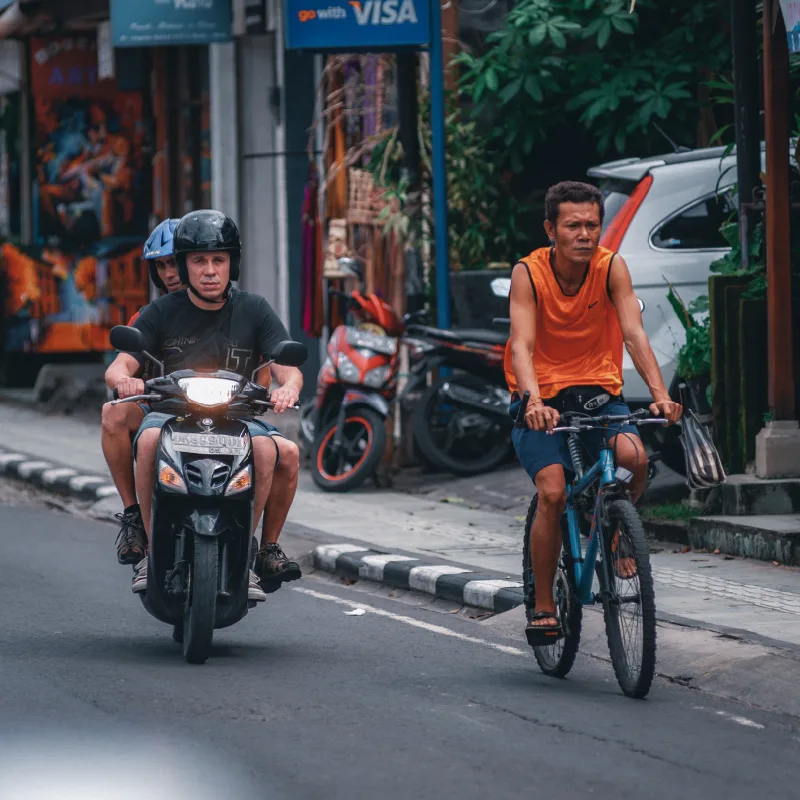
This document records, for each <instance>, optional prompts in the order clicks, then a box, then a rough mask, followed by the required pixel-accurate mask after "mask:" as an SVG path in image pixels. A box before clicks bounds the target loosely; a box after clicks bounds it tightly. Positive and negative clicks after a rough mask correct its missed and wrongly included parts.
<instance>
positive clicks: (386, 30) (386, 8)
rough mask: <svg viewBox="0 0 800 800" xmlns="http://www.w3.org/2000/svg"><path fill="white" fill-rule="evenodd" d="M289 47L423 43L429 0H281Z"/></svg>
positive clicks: (383, 48)
mask: <svg viewBox="0 0 800 800" xmlns="http://www.w3.org/2000/svg"><path fill="white" fill-rule="evenodd" d="M284 2H285V6H284V7H285V9H286V25H285V30H286V47H287V49H290V50H345V51H353V50H372V51H386V50H392V49H396V48H401V47H426V46H427V45H428V44H429V42H430V37H431V29H430V16H431V14H430V0H344V1H343V2H340V3H337V2H336V0H334V1H333V2H331V1H330V0H284Z"/></svg>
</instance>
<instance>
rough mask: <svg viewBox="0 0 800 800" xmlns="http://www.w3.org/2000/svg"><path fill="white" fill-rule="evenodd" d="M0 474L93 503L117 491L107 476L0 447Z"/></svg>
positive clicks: (111, 495)
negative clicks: (81, 470) (92, 501)
mask: <svg viewBox="0 0 800 800" xmlns="http://www.w3.org/2000/svg"><path fill="white" fill-rule="evenodd" d="M0 475H7V476H8V477H10V478H16V479H17V480H20V481H25V482H26V483H32V484H33V485H34V486H37V487H39V488H40V489H47V490H49V491H52V492H59V493H60V494H68V495H71V496H72V497H77V498H80V499H82V500H94V501H95V502H96V501H99V500H104V499H105V498H107V497H113V496H114V495H116V494H117V489H116V487H115V486H114V484H113V483H110V482H109V479H108V478H104V477H102V476H100V475H90V474H88V473H81V472H78V470H76V469H72V468H70V467H65V466H64V465H63V464H54V463H53V462H51V461H41V460H39V459H36V458H33V457H32V456H28V455H25V454H24V453H16V452H12V451H9V450H3V449H0Z"/></svg>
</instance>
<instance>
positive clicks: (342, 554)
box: [314, 544, 523, 613]
mask: <svg viewBox="0 0 800 800" xmlns="http://www.w3.org/2000/svg"><path fill="white" fill-rule="evenodd" d="M314 566H315V567H316V568H317V569H321V570H324V571H325V572H334V573H336V574H339V575H344V576H346V577H348V578H358V579H360V580H367V581H375V582H377V583H386V584H389V585H391V586H396V587H397V588H398V589H410V590H413V591H416V592H422V593H423V594H429V595H432V596H434V597H438V598H442V599H443V600H451V601H453V602H455V603H461V604H462V605H465V606H473V607H475V608H483V609H487V610H489V611H494V612H497V613H500V612H503V611H510V610H511V609H512V608H516V606H519V605H521V604H522V601H523V596H522V583H521V582H519V581H509V580H504V579H501V578H498V577H497V575H496V574H494V575H492V574H490V573H485V572H473V571H472V570H469V569H466V568H464V567H457V566H454V565H453V564H429V563H424V562H420V560H419V559H418V558H415V557H414V556H407V555H401V554H399V553H381V552H379V551H377V550H369V549H366V548H364V547H359V546H358V545H353V544H324V545H319V546H318V547H316V548H315V549H314Z"/></svg>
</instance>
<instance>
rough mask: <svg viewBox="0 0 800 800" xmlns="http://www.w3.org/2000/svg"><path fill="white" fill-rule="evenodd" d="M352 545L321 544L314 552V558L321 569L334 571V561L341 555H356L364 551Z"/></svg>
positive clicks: (363, 548) (364, 548) (362, 548)
mask: <svg viewBox="0 0 800 800" xmlns="http://www.w3.org/2000/svg"><path fill="white" fill-rule="evenodd" d="M366 549H367V548H366V547H358V546H357V545H354V544H323V545H321V546H320V547H318V548H317V549H316V550H315V551H314V558H315V559H316V560H317V561H319V563H320V565H321V566H322V567H323V569H327V570H334V569H336V559H337V558H339V556H340V555H342V554H343V553H358V552H359V551H363V550H366Z"/></svg>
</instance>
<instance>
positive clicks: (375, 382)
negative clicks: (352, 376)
mask: <svg viewBox="0 0 800 800" xmlns="http://www.w3.org/2000/svg"><path fill="white" fill-rule="evenodd" d="M389 370H390V366H389V365H388V364H384V365H383V366H382V367H375V369H371V370H369V372H367V374H366V375H365V376H364V385H365V386H369V387H370V389H380V388H381V387H382V386H383V385H384V384H385V383H386V379H387V378H388V377H389Z"/></svg>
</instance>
